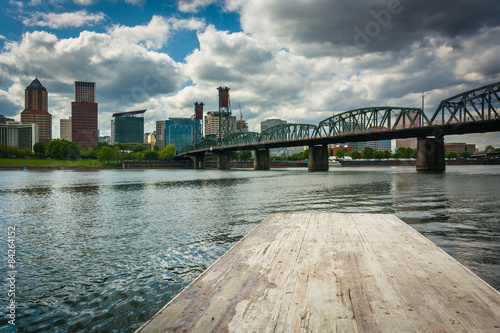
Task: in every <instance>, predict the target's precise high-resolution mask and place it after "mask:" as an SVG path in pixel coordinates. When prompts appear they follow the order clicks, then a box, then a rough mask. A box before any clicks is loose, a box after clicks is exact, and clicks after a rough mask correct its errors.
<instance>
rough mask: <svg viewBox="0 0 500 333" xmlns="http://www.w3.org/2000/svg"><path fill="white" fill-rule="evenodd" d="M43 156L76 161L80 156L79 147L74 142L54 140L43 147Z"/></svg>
mask: <svg viewBox="0 0 500 333" xmlns="http://www.w3.org/2000/svg"><path fill="white" fill-rule="evenodd" d="M45 155H46V156H48V157H52V158H60V159H77V158H78V157H79V156H80V147H78V145H77V144H76V143H74V142H71V141H67V140H60V139H55V140H52V141H50V142H49V143H48V144H47V146H46V147H45Z"/></svg>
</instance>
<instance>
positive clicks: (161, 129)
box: [156, 120, 166, 149]
mask: <svg viewBox="0 0 500 333" xmlns="http://www.w3.org/2000/svg"><path fill="white" fill-rule="evenodd" d="M165 122H166V120H159V121H157V122H156V145H157V146H158V147H160V149H161V148H165Z"/></svg>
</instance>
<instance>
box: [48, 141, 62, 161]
mask: <svg viewBox="0 0 500 333" xmlns="http://www.w3.org/2000/svg"><path fill="white" fill-rule="evenodd" d="M61 142H62V141H61V140H59V139H56V140H52V141H50V142H49V143H48V144H47V146H46V147H45V156H47V157H52V158H59V150H60V146H61Z"/></svg>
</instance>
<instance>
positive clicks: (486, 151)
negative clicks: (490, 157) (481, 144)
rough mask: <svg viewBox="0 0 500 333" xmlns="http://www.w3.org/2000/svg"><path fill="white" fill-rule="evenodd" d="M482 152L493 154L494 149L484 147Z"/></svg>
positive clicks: (490, 146)
mask: <svg viewBox="0 0 500 333" xmlns="http://www.w3.org/2000/svg"><path fill="white" fill-rule="evenodd" d="M484 152H485V153H494V152H495V147H493V146H492V145H489V146H486V148H485V149H484Z"/></svg>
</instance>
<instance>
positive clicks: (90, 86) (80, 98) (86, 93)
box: [75, 81, 95, 103]
mask: <svg viewBox="0 0 500 333" xmlns="http://www.w3.org/2000/svg"><path fill="white" fill-rule="evenodd" d="M75 102H77V103H78V102H88V103H95V82H81V81H75Z"/></svg>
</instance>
